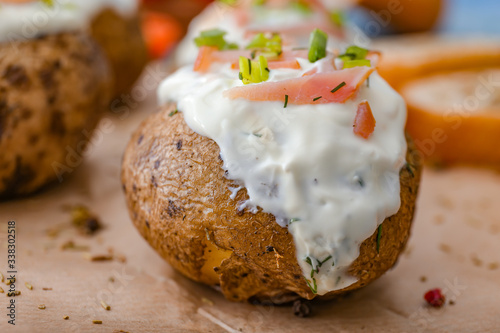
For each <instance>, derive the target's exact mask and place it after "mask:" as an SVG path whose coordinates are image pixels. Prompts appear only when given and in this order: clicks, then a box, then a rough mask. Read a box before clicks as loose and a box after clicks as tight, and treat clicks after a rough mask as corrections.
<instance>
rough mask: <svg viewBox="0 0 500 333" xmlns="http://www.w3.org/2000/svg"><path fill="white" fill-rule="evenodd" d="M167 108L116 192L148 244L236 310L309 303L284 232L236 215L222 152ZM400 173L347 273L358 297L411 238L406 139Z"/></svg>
mask: <svg viewBox="0 0 500 333" xmlns="http://www.w3.org/2000/svg"><path fill="white" fill-rule="evenodd" d="M172 110H175V109H174V108H173V107H171V106H170V107H169V106H165V107H163V108H162V109H161V110H160V112H158V113H157V114H154V115H152V116H150V117H149V118H148V119H147V120H145V121H144V122H143V123H142V125H141V126H140V127H139V129H138V130H137V131H136V132H135V133H134V134H133V136H132V139H131V141H130V143H129V144H128V147H127V149H126V151H125V155H124V159H123V166H122V183H123V189H124V191H125V195H126V201H127V205H128V208H129V212H130V216H131V219H132V221H133V223H134V224H135V226H136V227H137V229H138V230H139V232H140V233H141V234H142V236H143V237H144V238H145V239H146V240H147V241H148V242H149V244H150V245H151V246H152V247H153V248H154V249H155V250H156V251H157V252H158V253H159V254H160V255H161V256H162V257H163V258H164V259H166V260H167V261H168V262H169V263H170V264H171V265H172V266H173V267H174V268H175V269H177V270H178V271H179V272H181V273H182V274H183V275H185V276H187V277H188V278H190V279H192V280H194V281H198V282H201V283H204V284H208V285H220V289H221V291H222V293H223V294H224V295H225V296H226V297H227V298H228V299H229V300H232V301H247V300H259V301H264V300H266V301H269V300H270V301H272V302H274V303H284V302H288V301H292V300H294V299H297V298H305V299H313V298H315V297H316V296H317V295H316V294H314V293H313V292H312V291H311V289H310V288H309V287H308V285H307V284H306V280H305V279H304V277H303V273H302V270H301V268H300V267H299V265H298V262H297V258H296V255H295V245H294V240H293V237H292V235H291V234H290V233H289V232H288V229H287V228H283V227H281V226H279V225H278V223H276V222H275V217H274V216H272V215H271V214H268V213H264V212H262V210H259V212H258V213H255V214H254V213H252V212H250V211H248V210H244V211H240V210H238V203H239V202H241V201H242V200H245V199H246V198H247V192H246V190H241V191H239V192H238V194H237V196H236V198H235V199H234V200H233V199H231V198H230V196H231V192H230V191H229V187H230V186H232V185H234V184H233V182H232V181H231V180H229V179H228V178H226V177H225V172H224V170H223V168H222V164H223V162H222V159H221V158H220V157H219V147H218V146H217V144H216V143H215V142H214V141H213V140H211V139H208V138H206V137H203V136H201V135H199V134H197V133H195V132H193V131H192V130H191V129H190V128H189V127H188V125H186V123H185V121H184V117H183V114H182V113H175V112H172ZM408 144H409V149H408V152H407V157H406V158H407V165H406V166H405V167H404V168H403V169H402V170H401V172H400V184H401V207H400V209H399V211H398V213H397V214H395V215H393V216H391V217H389V218H387V219H386V220H385V221H384V222H383V224H382V225H381V227H380V228H379V229H378V230H377V231H375V232H374V234H373V235H372V236H371V237H369V238H368V239H366V240H365V241H364V242H363V243H362V244H361V248H360V255H359V257H358V258H357V259H356V260H355V262H354V263H353V264H352V266H351V267H350V270H349V273H350V274H352V275H353V276H355V277H357V278H358V281H357V282H356V283H354V284H353V285H351V286H349V287H348V288H345V289H343V290H338V291H333V292H330V293H328V294H325V295H323V296H319V298H321V299H329V298H332V297H335V296H337V295H340V294H343V293H345V292H348V291H351V290H355V289H358V288H360V287H362V286H365V285H366V284H368V283H370V282H371V281H373V280H375V279H376V278H378V277H379V276H381V275H382V274H383V273H384V272H386V271H387V270H388V269H389V268H391V267H392V266H393V265H394V264H395V262H396V260H397V258H398V255H399V254H400V253H401V251H402V250H403V248H404V246H405V244H406V241H407V239H408V236H409V233H410V227H411V222H412V218H413V212H414V207H415V199H416V195H417V191H418V184H419V178H420V170H421V165H420V160H419V155H418V153H416V150H415V149H414V147H413V144H412V143H411V140H410V139H408Z"/></svg>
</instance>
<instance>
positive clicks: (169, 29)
mask: <svg viewBox="0 0 500 333" xmlns="http://www.w3.org/2000/svg"><path fill="white" fill-rule="evenodd" d="M142 18H143V19H142V34H143V36H144V40H145V42H146V45H147V47H148V51H149V55H150V56H151V58H153V59H158V58H161V57H162V56H164V55H165V54H166V53H168V51H169V50H170V49H171V48H172V47H173V46H174V44H175V43H176V42H177V41H178V40H179V39H180V38H181V37H182V27H181V25H180V23H179V22H177V21H176V20H175V19H174V18H173V17H171V16H169V15H168V14H163V13H156V12H152V11H145V12H144V13H143V17H142Z"/></svg>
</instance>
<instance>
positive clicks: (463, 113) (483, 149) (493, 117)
mask: <svg viewBox="0 0 500 333" xmlns="http://www.w3.org/2000/svg"><path fill="white" fill-rule="evenodd" d="M470 54H471V57H472V53H470ZM476 57H477V58H478V59H479V58H480V56H476ZM456 59H457V58H456V57H455V60H456ZM470 59H472V58H470ZM497 61H498V60H497ZM399 90H400V92H401V94H402V95H403V97H404V98H405V100H406V102H407V104H408V121H407V130H408V132H409V133H410V134H411V135H412V137H413V138H414V139H415V143H416V145H417V147H418V148H419V150H420V151H421V152H422V154H423V156H424V158H426V159H428V160H430V161H432V162H437V163H440V164H445V165H446V164H456V163H460V164H476V165H477V164H479V165H489V166H494V167H498V166H500V147H499V143H500V66H498V67H496V68H491V67H490V68H484V67H483V68H474V69H472V68H469V69H467V70H462V71H453V72H450V71H442V72H436V73H433V74H429V75H426V76H421V77H420V78H417V79H415V80H411V81H407V82H406V83H404V84H402V85H401V86H400V89H399Z"/></svg>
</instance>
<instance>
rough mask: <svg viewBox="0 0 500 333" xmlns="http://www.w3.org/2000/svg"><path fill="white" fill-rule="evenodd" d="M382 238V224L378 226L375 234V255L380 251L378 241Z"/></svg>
mask: <svg viewBox="0 0 500 333" xmlns="http://www.w3.org/2000/svg"><path fill="white" fill-rule="evenodd" d="M381 238H382V224H381V225H379V226H378V232H377V253H379V251H380V239H381Z"/></svg>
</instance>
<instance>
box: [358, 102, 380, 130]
mask: <svg viewBox="0 0 500 333" xmlns="http://www.w3.org/2000/svg"><path fill="white" fill-rule="evenodd" d="M375 124H376V121H375V118H374V117H373V113H372V109H371V107H370V104H368V102H367V101H364V102H361V103H360V104H359V105H358V111H357V112H356V117H355V118H354V125H353V131H354V134H356V135H357V136H360V137H362V138H364V139H368V138H369V137H370V135H372V133H373V131H374V130H375Z"/></svg>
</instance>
